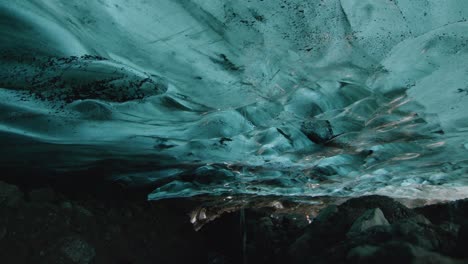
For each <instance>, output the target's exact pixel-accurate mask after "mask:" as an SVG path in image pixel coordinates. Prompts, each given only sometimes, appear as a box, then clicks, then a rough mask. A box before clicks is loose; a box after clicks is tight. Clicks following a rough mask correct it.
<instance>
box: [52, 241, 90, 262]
mask: <svg viewBox="0 0 468 264" xmlns="http://www.w3.org/2000/svg"><path fill="white" fill-rule="evenodd" d="M60 244H61V246H60V251H61V253H62V254H63V255H65V256H66V257H67V258H68V259H69V260H71V261H72V262H73V263H76V264H88V263H91V261H92V260H93V259H94V257H95V255H96V252H95V250H94V248H93V247H92V246H91V245H90V244H88V242H86V241H85V240H83V239H81V238H80V237H77V236H71V237H67V238H65V239H64V240H63V241H62V242H61V243H60Z"/></svg>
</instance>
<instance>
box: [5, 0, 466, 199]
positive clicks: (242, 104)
mask: <svg viewBox="0 0 468 264" xmlns="http://www.w3.org/2000/svg"><path fill="white" fill-rule="evenodd" d="M0 18H1V21H2V23H0V30H1V33H2V34H1V35H0V52H1V54H0V59H1V63H0V87H1V89H0V93H1V97H0V109H1V111H0V131H1V132H0V133H1V134H2V137H1V139H0V142H1V143H0V144H1V145H2V147H1V150H0V151H1V155H2V166H3V167H8V168H16V167H21V166H25V165H26V166H29V167H31V168H38V169H43V168H45V169H50V170H56V171H62V172H64V171H80V170H84V169H89V168H94V167H99V166H103V164H105V165H106V166H108V170H109V169H110V170H112V175H113V178H114V179H115V180H119V181H123V182H126V183H128V184H130V185H141V184H154V185H157V186H158V188H157V189H156V190H155V191H154V192H153V193H151V194H150V195H149V199H162V198H170V197H188V196H194V195H200V194H208V195H224V196H225V195H236V194H247V195H259V196H267V195H268V196H269V195H279V196H291V197H295V196H343V197H346V196H358V195H364V194H370V193H378V194H386V195H390V196H394V197H400V198H422V199H457V198H461V197H466V196H468V195H467V194H468V190H467V187H466V186H467V182H468V178H467V175H468V174H467V170H468V169H467V167H468V140H467V138H468V137H467V133H468V114H467V110H468V64H467V63H466V61H468V22H467V21H466V19H467V18H468V2H467V1H465V0H448V1H438V0H417V1H415V0H411V1H410V0H399V1H390V0H388V1H387V0H378V1H375V0H364V1H363V0H343V1H338V0H326V1H324V0H313V1H310V0H309V1H279V0H269V1H262V0H254V1H247V0H242V1H238V0H236V1H227V0H225V1H206V0H203V1H202V0H191V1H190V0H178V1H174V0H158V1H144V0H135V1H124V0H112V1H111V0H108V1H91V0H88V1H60V0H56V1H46V2H44V1H33V0H29V1H28V0H22V1H15V2H13V3H12V2H8V3H7V2H6V1H2V2H1V3H0ZM32 176H34V175H32Z"/></svg>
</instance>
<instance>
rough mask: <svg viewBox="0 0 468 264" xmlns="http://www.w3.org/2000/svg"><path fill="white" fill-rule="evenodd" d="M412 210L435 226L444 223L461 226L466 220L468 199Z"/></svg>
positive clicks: (467, 217) (467, 216)
mask: <svg viewBox="0 0 468 264" xmlns="http://www.w3.org/2000/svg"><path fill="white" fill-rule="evenodd" d="M414 210H415V211H416V212H417V213H419V214H422V215H424V216H425V217H426V218H428V219H429V220H430V221H431V222H432V223H434V224H436V225H439V224H442V223H444V222H452V223H455V224H462V223H464V222H465V221H466V220H467V219H468V199H463V200H458V201H454V202H449V203H440V204H433V205H428V206H423V207H419V208H415V209H414Z"/></svg>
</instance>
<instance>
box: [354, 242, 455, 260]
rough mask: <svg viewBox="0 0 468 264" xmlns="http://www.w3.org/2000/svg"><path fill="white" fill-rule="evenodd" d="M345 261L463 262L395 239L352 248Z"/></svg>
mask: <svg viewBox="0 0 468 264" xmlns="http://www.w3.org/2000/svg"><path fill="white" fill-rule="evenodd" d="M347 263H359V264H364V263H369V264H370V263H388V264H393V263H415V264H416V263H417V264H419V263H421V264H423V263H434V264H435V263H446V264H458V263H459V264H461V263H464V262H462V261H459V260H455V259H452V258H449V257H445V256H442V255H440V254H437V253H434V252H430V251H427V250H424V249H422V248H419V247H415V246H412V245H411V244H408V243H404V242H403V243H402V242H397V241H392V242H388V243H386V244H384V245H382V246H380V247H375V246H361V247H356V248H354V249H352V250H351V251H350V252H349V254H348V256H347Z"/></svg>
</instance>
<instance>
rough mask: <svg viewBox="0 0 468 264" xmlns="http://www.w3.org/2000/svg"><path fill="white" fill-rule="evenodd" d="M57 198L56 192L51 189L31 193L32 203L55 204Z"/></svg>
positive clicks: (36, 190)
mask: <svg viewBox="0 0 468 264" xmlns="http://www.w3.org/2000/svg"><path fill="white" fill-rule="evenodd" d="M55 198H56V197H55V191H54V190H53V189H51V188H41V189H35V190H32V191H31V192H29V199H30V201H31V202H43V203H44V202H53V201H54V200H55Z"/></svg>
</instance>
